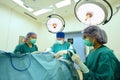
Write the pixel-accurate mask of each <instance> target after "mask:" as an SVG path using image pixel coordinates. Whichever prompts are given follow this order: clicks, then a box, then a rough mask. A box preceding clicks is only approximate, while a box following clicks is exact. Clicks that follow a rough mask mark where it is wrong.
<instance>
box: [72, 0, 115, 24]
mask: <svg viewBox="0 0 120 80" xmlns="http://www.w3.org/2000/svg"><path fill="white" fill-rule="evenodd" d="M103 1H104V2H105V3H106V4H107V5H108V6H109V7H110V10H111V16H110V18H109V20H107V18H108V11H107V9H106V7H105V6H104V5H103V4H101V3H100V2H96V1H84V2H80V1H79V2H78V3H77V4H76V6H75V8H74V12H75V16H76V17H77V19H78V20H79V21H80V22H82V23H84V24H87V25H99V24H106V23H107V22H109V21H110V19H111V18H112V14H113V11H112V7H111V5H110V4H109V3H108V2H107V1H106V0H103Z"/></svg>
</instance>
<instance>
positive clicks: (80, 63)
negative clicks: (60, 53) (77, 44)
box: [72, 54, 89, 73]
mask: <svg viewBox="0 0 120 80" xmlns="http://www.w3.org/2000/svg"><path fill="white" fill-rule="evenodd" d="M72 60H73V61H74V62H75V63H76V64H77V65H78V66H79V67H80V69H81V71H82V72H83V73H88V72H89V69H88V68H87V66H86V65H85V64H84V63H83V62H82V61H81V60H80V57H79V55H77V54H73V56H72Z"/></svg>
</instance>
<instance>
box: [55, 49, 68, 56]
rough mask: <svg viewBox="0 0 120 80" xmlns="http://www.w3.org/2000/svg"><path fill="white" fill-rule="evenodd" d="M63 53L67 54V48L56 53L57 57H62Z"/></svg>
mask: <svg viewBox="0 0 120 80" xmlns="http://www.w3.org/2000/svg"><path fill="white" fill-rule="evenodd" d="M63 54H67V50H61V51H59V52H57V53H56V58H60V57H61V56H62V55H63Z"/></svg>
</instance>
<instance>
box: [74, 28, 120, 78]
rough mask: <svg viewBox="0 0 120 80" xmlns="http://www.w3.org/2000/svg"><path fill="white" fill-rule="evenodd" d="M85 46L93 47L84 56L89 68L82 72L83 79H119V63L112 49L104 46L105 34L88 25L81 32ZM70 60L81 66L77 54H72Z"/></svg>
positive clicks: (105, 41)
mask: <svg viewBox="0 0 120 80" xmlns="http://www.w3.org/2000/svg"><path fill="white" fill-rule="evenodd" d="M82 34H83V39H84V43H85V45H86V46H89V47H93V49H91V50H90V52H89V54H88V56H87V57H86V61H85V63H84V64H85V65H86V66H87V68H88V69H89V71H88V72H86V73H83V80H120V77H119V76H120V69H119V68H120V66H119V65H120V63H119V60H118V59H117V58H116V56H115V55H114V52H113V50H111V49H110V48H108V47H107V46H105V45H104V44H106V43H107V35H106V33H105V31H104V30H103V29H100V28H99V27H97V26H89V27H87V28H85V29H84V30H83V32H82ZM72 60H73V61H74V62H75V63H76V64H78V65H79V66H81V63H82V62H81V60H80V57H79V56H78V55H73V56H72Z"/></svg>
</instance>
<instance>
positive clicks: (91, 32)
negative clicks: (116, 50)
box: [82, 26, 107, 46]
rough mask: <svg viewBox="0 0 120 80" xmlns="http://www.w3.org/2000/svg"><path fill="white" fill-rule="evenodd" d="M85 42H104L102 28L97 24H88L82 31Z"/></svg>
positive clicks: (91, 44) (105, 37) (105, 38)
mask: <svg viewBox="0 0 120 80" xmlns="http://www.w3.org/2000/svg"><path fill="white" fill-rule="evenodd" d="M82 34H83V38H84V39H85V43H86V44H89V45H90V46H93V45H94V44H95V43H99V44H106V43H107V35H106V33H105V31H104V30H102V29H100V28H99V27H97V26H89V27H87V28H85V29H84V30H83V32H82Z"/></svg>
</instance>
